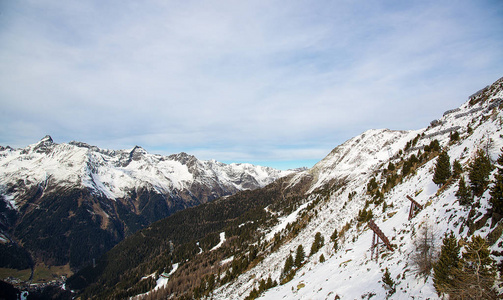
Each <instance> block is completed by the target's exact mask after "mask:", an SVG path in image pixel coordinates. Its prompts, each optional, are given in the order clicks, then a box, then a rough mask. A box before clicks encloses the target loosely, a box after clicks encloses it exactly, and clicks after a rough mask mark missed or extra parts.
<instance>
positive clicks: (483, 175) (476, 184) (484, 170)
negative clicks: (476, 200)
mask: <svg viewBox="0 0 503 300" xmlns="http://www.w3.org/2000/svg"><path fill="white" fill-rule="evenodd" d="M491 170H492V165H491V161H490V159H489V157H488V156H487V155H486V154H485V153H484V151H483V150H478V151H477V155H476V156H475V159H474V160H473V161H472V163H471V164H470V172H469V174H468V177H469V178H470V186H471V188H472V191H473V194H474V195H475V196H477V197H480V196H482V194H483V193H484V190H485V189H486V188H487V186H488V184H489V175H490V173H491Z"/></svg>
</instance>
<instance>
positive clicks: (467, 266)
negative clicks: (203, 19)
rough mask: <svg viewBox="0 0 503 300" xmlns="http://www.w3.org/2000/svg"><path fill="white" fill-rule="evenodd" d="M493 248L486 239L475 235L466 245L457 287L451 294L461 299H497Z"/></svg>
mask: <svg viewBox="0 0 503 300" xmlns="http://www.w3.org/2000/svg"><path fill="white" fill-rule="evenodd" d="M490 253H491V250H490V249H489V245H488V244H487V243H486V241H485V239H483V238H482V237H480V236H473V237H472V239H471V241H470V242H468V244H467V245H466V247H465V253H463V259H462V261H461V265H462V271H461V272H460V274H459V276H458V278H459V279H458V286H457V289H455V290H454V291H452V292H451V293H450V294H451V295H452V296H454V297H453V298H460V299H496V298H497V294H496V292H495V291H494V289H493V286H494V282H495V279H496V271H495V268H494V261H493V260H492V258H491V257H490Z"/></svg>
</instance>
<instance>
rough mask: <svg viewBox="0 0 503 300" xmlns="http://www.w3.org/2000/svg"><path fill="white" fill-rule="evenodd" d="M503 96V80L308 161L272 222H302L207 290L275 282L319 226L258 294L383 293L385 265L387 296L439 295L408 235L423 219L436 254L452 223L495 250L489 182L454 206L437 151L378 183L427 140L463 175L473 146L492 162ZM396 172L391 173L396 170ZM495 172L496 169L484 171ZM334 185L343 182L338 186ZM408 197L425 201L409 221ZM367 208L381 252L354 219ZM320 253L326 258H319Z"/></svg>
mask: <svg viewBox="0 0 503 300" xmlns="http://www.w3.org/2000/svg"><path fill="white" fill-rule="evenodd" d="M502 97H503V78H501V79H499V80H498V81H496V82H495V83H494V84H492V85H491V86H488V87H487V88H485V89H483V90H482V92H479V93H478V94H476V95H472V96H471V97H470V99H469V100H468V101H467V102H466V103H464V104H463V105H462V106H461V107H459V108H457V109H453V110H449V111H446V112H445V113H444V114H443V116H442V117H441V118H440V119H438V120H434V121H432V123H431V124H430V126H428V127H427V128H423V129H419V130H414V131H391V130H387V129H384V130H369V131H366V132H364V133H363V134H361V135H359V136H357V137H355V138H352V139H350V140H348V141H347V142H345V143H344V144H342V145H340V146H338V147H337V148H335V149H334V150H333V151H332V152H331V153H330V154H329V155H328V156H327V157H326V158H324V159H323V160H322V161H320V162H319V163H318V164H316V165H315V166H314V167H313V168H312V169H310V170H308V171H305V172H304V173H299V174H296V175H295V176H293V177H292V179H291V180H292V181H298V180H299V179H300V178H302V176H313V177H314V178H315V180H314V181H313V182H312V185H311V188H310V189H309V192H308V193H307V194H306V196H305V200H304V205H302V206H300V207H299V209H297V210H296V211H294V212H293V213H291V214H288V215H283V216H282V217H280V218H279V220H280V223H281V222H283V223H290V224H295V223H296V222H300V221H302V216H306V215H308V216H310V217H309V220H310V221H309V223H308V225H307V226H306V227H305V228H304V229H303V230H301V231H300V232H299V233H298V234H297V235H296V236H295V237H294V238H293V239H291V240H290V241H289V242H287V243H285V244H283V245H282V246H281V247H280V248H279V249H278V250H277V251H273V252H271V253H269V254H267V255H265V257H264V259H263V260H262V261H261V262H260V263H258V264H257V265H256V266H255V267H253V268H251V269H249V270H248V271H246V272H244V273H243V274H242V275H241V276H239V277H238V279H236V280H235V281H232V282H230V283H227V284H225V285H223V286H221V287H220V288H217V289H216V290H215V291H214V292H213V293H212V294H211V297H210V298H211V299H229V298H233V299H244V298H245V297H246V296H249V295H251V292H252V290H253V289H255V290H256V291H258V290H259V283H260V280H262V279H264V280H266V279H267V278H268V277H271V278H272V279H273V280H276V281H278V282H280V276H281V273H282V270H283V268H284V265H285V260H286V258H287V257H288V255H289V254H292V255H293V256H295V251H296V249H297V247H298V246H299V245H303V248H304V249H306V253H308V249H310V247H311V245H312V244H313V241H314V238H315V233H317V232H320V233H321V235H322V236H323V237H324V238H325V245H324V246H323V247H322V248H321V250H320V251H318V252H317V253H316V254H314V255H312V256H310V257H308V258H307V259H306V261H305V263H304V265H303V266H302V267H300V268H299V269H298V270H296V272H295V276H294V277H293V279H292V280H291V281H289V282H287V283H285V284H282V285H278V286H276V287H273V288H270V289H267V290H266V291H265V292H262V293H261V294H260V295H261V296H260V299H334V298H335V299H370V298H372V297H374V296H375V299H384V298H386V297H387V294H386V293H387V290H386V289H385V288H384V287H383V282H382V277H383V274H384V270H385V269H386V268H387V269H388V270H389V272H390V273H391V276H392V278H393V279H394V280H395V282H396V292H395V293H394V294H393V295H391V298H392V299H413V298H415V299H428V298H430V299H435V298H438V295H437V293H436V291H435V288H434V287H433V281H432V276H429V277H427V278H423V277H420V276H418V274H417V272H416V270H415V267H414V265H413V262H412V255H413V253H414V251H415V249H416V248H417V246H415V244H414V243H415V240H417V239H419V236H420V233H419V232H420V231H421V230H422V228H424V227H425V226H427V225H430V226H431V228H433V232H434V238H435V239H434V244H435V247H436V250H437V252H438V251H440V246H441V244H442V238H443V236H444V233H446V232H449V231H451V230H452V231H453V232H454V233H455V235H456V237H458V238H463V239H465V240H466V241H467V240H469V237H470V236H472V235H481V236H482V237H484V238H488V237H489V235H491V241H490V243H491V246H490V249H491V251H492V253H493V254H494V253H500V252H501V251H502V250H503V243H502V241H503V237H502V236H501V221H498V220H494V219H493V220H492V219H491V218H490V213H491V211H490V204H489V198H490V195H489V189H486V191H485V192H484V194H483V195H482V196H481V197H480V198H479V197H476V199H475V200H476V201H478V206H479V207H478V208H472V209H470V208H467V207H465V206H462V205H460V204H459V202H458V200H457V198H456V196H455V193H456V191H457V190H458V181H457V180H453V181H452V182H449V183H448V184H446V185H444V186H442V187H439V186H437V185H436V184H434V183H433V181H432V178H433V173H434V169H435V164H436V158H435V159H427V158H425V162H424V163H420V162H416V165H417V168H416V169H415V170H414V171H412V172H411V173H410V174H407V175H406V176H404V177H403V178H402V179H400V180H399V182H397V183H396V184H395V185H393V186H392V188H391V189H389V190H386V189H385V183H386V181H387V179H388V178H389V177H391V174H392V172H390V171H389V170H388V169H387V167H388V166H389V164H390V163H392V164H393V165H394V166H400V165H403V164H404V162H405V161H408V160H410V158H411V156H412V155H414V156H415V157H416V158H419V157H421V156H422V155H423V157H426V154H425V153H426V152H427V150H425V147H426V149H428V147H429V145H430V144H431V143H432V141H434V140H438V142H439V145H440V147H441V149H443V150H446V151H447V153H448V155H449V157H450V159H451V165H452V164H453V162H454V160H457V161H459V162H460V163H461V165H462V166H463V170H464V172H463V173H462V174H461V176H463V177H465V178H467V173H468V169H469V167H468V166H469V164H470V162H471V161H472V160H473V158H474V157H475V154H476V152H477V150H479V149H482V150H483V151H485V152H486V153H487V154H488V155H489V157H490V158H491V159H492V161H493V162H495V161H496V159H497V158H498V156H499V155H500V154H501V153H502V152H501V151H502V150H501V149H502V147H503V111H502V107H503V100H502ZM455 132H456V133H459V135H460V138H459V140H457V139H453V138H451V134H452V133H455ZM414 161H415V160H414ZM401 172H403V171H401V170H399V171H398V172H396V173H395V174H397V175H398V176H401V175H403V174H400V173H401ZM495 172H496V169H495V170H493V172H492V175H491V176H490V178H491V179H493V178H494V177H493V176H494V173H495ZM372 179H375V181H376V182H377V184H378V187H379V189H380V190H382V192H383V198H382V199H383V201H375V200H374V199H375V198H374V196H375V195H370V194H369V193H368V188H367V185H368V183H369V182H370V181H371V180H372ZM466 181H467V182H468V179H466ZM291 184H293V182H292V183H291ZM338 184H339V185H340V184H342V185H343V186H342V187H340V186H339V187H337V186H336V185H338ZM321 187H328V189H329V190H330V193H329V194H328V196H324V197H326V198H324V199H322V200H321V201H320V197H322V196H320V194H315V193H313V191H315V190H316V189H319V188H321ZM407 196H410V197H413V199H415V200H416V201H417V202H418V203H420V204H421V205H423V206H425V207H424V209H422V210H420V211H419V212H418V213H417V215H416V216H415V217H413V218H412V219H411V220H409V219H408V215H409V209H410V206H411V201H409V200H408V198H407ZM309 204H315V205H314V208H312V207H311V208H310V209H311V210H308V209H307V206H308V205H309ZM475 207H477V206H475ZM364 209H368V210H370V211H372V213H373V219H374V222H375V223H376V224H377V225H378V226H379V228H380V229H381V230H382V232H383V233H384V234H385V235H386V236H387V237H388V238H389V240H390V241H391V244H392V245H393V246H394V247H395V248H394V251H389V250H387V249H386V247H385V245H384V244H381V245H380V246H379V247H380V249H379V250H380V252H381V255H380V256H379V259H378V260H375V259H372V258H371V245H372V239H373V231H372V230H371V229H370V228H369V227H368V226H366V224H361V223H359V222H358V216H359V212H360V211H362V210H364ZM470 213H471V214H472V215H470V216H469V214H470ZM470 219H472V221H469V220H470ZM495 221H498V223H497V224H496V223H494V222H495ZM473 224H477V225H476V226H474V225H473ZM280 225H281V224H280ZM285 225H286V224H283V226H278V225H277V226H276V227H274V228H272V229H269V232H267V235H266V237H268V238H272V237H273V235H274V233H277V232H280V233H281V234H283V235H287V234H288V230H287V229H283V228H286V226H285ZM495 228H496V229H497V230H499V231H497V230H495ZM278 229H282V230H281V231H280V230H278ZM334 230H337V231H338V232H339V239H338V249H337V250H335V249H334V247H333V245H334V244H333V242H331V241H330V237H331V235H332V233H333V232H334ZM341 232H343V234H341ZM498 232H499V234H498ZM321 255H323V256H324V258H325V261H324V262H320V256H321ZM493 259H495V260H496V261H497V262H499V261H501V260H502V257H501V256H493ZM256 294H257V293H256Z"/></svg>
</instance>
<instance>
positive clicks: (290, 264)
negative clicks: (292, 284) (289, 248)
mask: <svg viewBox="0 0 503 300" xmlns="http://www.w3.org/2000/svg"><path fill="white" fill-rule="evenodd" d="M293 266H294V263H293V257H292V254H289V255H288V257H287V258H286V261H285V266H284V267H283V272H282V273H281V274H282V277H286V276H288V274H290V272H291V271H292V268H293Z"/></svg>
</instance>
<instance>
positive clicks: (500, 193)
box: [491, 148, 503, 216]
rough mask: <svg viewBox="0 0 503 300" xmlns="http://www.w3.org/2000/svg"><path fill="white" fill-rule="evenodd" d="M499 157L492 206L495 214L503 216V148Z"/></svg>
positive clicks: (492, 191) (492, 189)
mask: <svg viewBox="0 0 503 300" xmlns="http://www.w3.org/2000/svg"><path fill="white" fill-rule="evenodd" d="M501 152H502V153H501V154H500V156H499V157H498V161H497V163H498V165H499V166H498V173H496V175H495V176H494V186H493V187H492V188H491V205H492V208H493V213H497V214H499V215H500V216H501V215H503V148H501Z"/></svg>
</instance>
